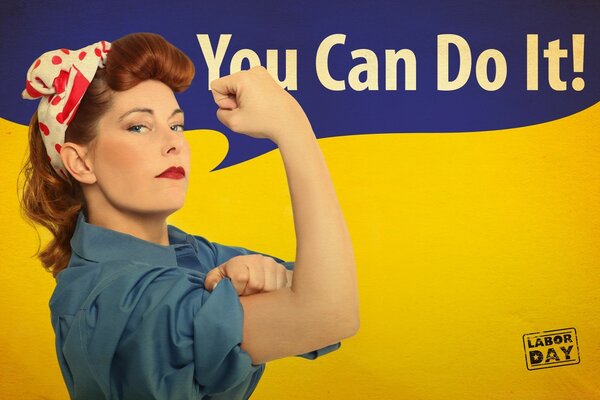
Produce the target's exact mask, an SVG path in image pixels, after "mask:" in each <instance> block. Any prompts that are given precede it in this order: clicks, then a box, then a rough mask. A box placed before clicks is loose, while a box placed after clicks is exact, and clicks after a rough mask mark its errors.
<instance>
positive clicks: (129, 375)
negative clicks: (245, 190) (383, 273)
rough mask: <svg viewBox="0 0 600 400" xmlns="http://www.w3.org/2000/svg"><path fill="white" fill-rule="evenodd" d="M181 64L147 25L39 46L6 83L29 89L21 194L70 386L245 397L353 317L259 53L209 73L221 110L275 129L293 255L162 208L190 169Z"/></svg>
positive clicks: (344, 253) (174, 200)
mask: <svg viewBox="0 0 600 400" xmlns="http://www.w3.org/2000/svg"><path fill="white" fill-rule="evenodd" d="M193 76H194V67H193V64H192V62H191V61H190V60H189V58H188V57H187V56H186V55H184V54H183V53H182V52H181V51H180V50H178V49H177V48H175V47H174V46H172V45H171V44H170V43H168V42H166V41H165V40H164V38H162V36H160V35H157V34H151V33H136V34H130V35H127V36H124V37H122V38H120V39H118V40H116V41H114V42H112V43H108V42H106V41H100V42H97V43H94V44H92V45H89V46H87V47H85V48H83V49H79V50H68V49H60V50H54V51H51V52H47V53H44V54H43V55H42V56H41V57H39V58H38V59H37V60H36V61H35V62H34V63H33V64H32V66H31V68H30V69H29V72H28V74H27V82H26V87H25V90H24V92H23V97H24V98H28V99H35V98H41V100H40V105H39V107H38V111H37V112H36V114H35V115H34V116H33V118H32V120H31V124H30V138H29V142H30V158H29V160H28V163H27V164H26V166H25V176H26V181H25V186H24V191H23V201H22V207H23V210H24V212H25V215H26V216H27V217H28V218H29V219H31V220H33V221H35V222H37V223H40V224H42V225H44V226H45V227H47V228H48V229H49V230H50V231H51V232H52V234H53V236H54V238H53V240H52V241H51V242H50V243H49V245H48V246H47V248H46V249H44V251H42V252H41V253H40V255H39V257H40V260H41V262H42V264H43V266H44V267H45V268H46V269H47V270H49V271H50V272H52V273H53V275H54V276H55V277H56V280H57V285H56V289H55V291H54V293H53V295H52V298H51V301H50V308H51V314H52V324H53V328H54V330H55V333H56V350H57V355H58V359H59V364H60V367H61V371H62V373H63V377H64V379H65V383H66V385H67V388H68V390H69V393H70V395H71V397H72V398H81V399H102V398H114V399H117V398H119V399H120V398H124V399H137V398H140V399H150V398H160V399H192V398H194V399H199V398H213V399H216V398H223V399H241V398H243V399H246V398H248V397H249V396H250V394H251V393H252V391H253V390H254V388H255V387H256V385H257V383H258V380H259V379H260V377H261V375H262V373H263V371H264V363H266V362H267V361H270V360H275V359H278V358H282V357H287V356H294V355H299V356H302V357H305V358H309V359H314V358H315V357H317V356H319V355H322V354H326V353H328V352H330V351H333V350H335V349H337V348H338V347H339V346H340V343H339V340H341V339H343V338H347V337H350V336H352V335H354V334H355V333H356V331H357V329H358V326H359V317H358V293H357V283H356V271H355V262H354V255H353V250H352V245H351V240H350V236H349V233H348V229H347V227H346V223H345V221H344V217H343V214H342V212H341V209H340V206H339V204H338V202H337V199H336V195H335V191H334V187H333V184H332V182H331V178H330V176H329V172H328V170H327V167H326V163H325V160H324V158H323V155H322V153H321V152H320V149H319V146H318V143H317V140H316V137H315V135H314V133H313V131H312V128H311V125H310V123H309V121H308V119H307V117H306V115H305V114H304V112H303V110H302V108H301V107H300V105H299V104H298V103H297V102H296V101H295V100H294V99H293V97H292V96H290V95H289V94H288V93H287V92H286V91H285V90H283V89H282V88H281V87H280V86H279V85H278V84H277V83H276V82H275V81H274V80H273V79H272V78H271V76H270V75H269V73H268V72H267V71H266V70H265V69H264V68H263V67H255V68H252V69H250V70H247V71H240V72H238V73H236V74H233V75H229V76H225V77H223V78H220V79H216V80H214V81H212V82H211V89H212V92H213V96H214V100H215V102H216V104H217V105H218V106H219V108H218V110H217V118H218V119H219V120H220V121H221V122H222V123H223V124H225V125H226V126H228V127H229V128H230V129H232V130H233V131H235V132H239V133H242V134H246V135H249V136H252V137H255V138H268V139H271V140H272V141H274V142H275V143H276V144H277V145H278V146H279V149H280V152H281V155H282V157H283V161H284V165H285V169H286V173H287V178H288V185H289V190H290V194H291V199H292V206H293V214H294V223H295V231H296V239H297V252H296V261H295V263H291V262H287V263H286V262H284V261H283V260H281V259H278V258H276V257H270V256H268V255H266V254H263V253H259V252H255V251H250V250H248V249H244V248H242V247H234V246H225V245H222V244H218V243H215V242H210V241H209V240H207V239H205V238H203V237H202V236H194V235H189V234H187V233H185V232H184V231H182V230H180V229H178V228H176V227H174V226H172V225H168V224H167V222H166V220H167V217H168V216H169V215H171V214H172V213H173V212H175V211H177V210H178V209H179V208H181V207H182V206H183V203H184V199H185V195H186V192H187V183H188V179H189V174H190V148H189V145H188V143H187V141H186V140H185V138H184V136H183V125H184V113H183V111H182V110H181V109H180V108H179V106H178V104H177V100H176V98H175V95H174V93H177V92H181V91H183V90H185V89H186V88H187V87H188V86H189V85H190V83H191V81H192V78H193ZM292 266H293V267H294V272H293V279H291V283H290V282H289V280H290V279H287V278H286V272H288V273H289V272H291V271H288V270H287V269H286V268H288V269H291V268H292ZM290 277H291V276H290ZM315 349H316V350H315Z"/></svg>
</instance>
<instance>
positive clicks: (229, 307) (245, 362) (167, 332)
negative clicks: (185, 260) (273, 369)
mask: <svg viewBox="0 0 600 400" xmlns="http://www.w3.org/2000/svg"><path fill="white" fill-rule="evenodd" d="M203 280H204V277H203V276H201V275H199V274H196V273H188V272H182V271H181V270H175V269H171V270H169V271H167V272H165V273H163V274H161V275H160V276H154V277H153V278H152V279H151V281H150V282H142V281H140V282H137V283H136V285H134V286H133V287H132V288H131V290H130V293H129V294H128V295H127V296H126V297H129V298H134V297H135V298H136V299H137V300H136V304H135V307H132V311H131V315H130V316H129V320H128V323H127V326H126V328H125V329H124V332H123V333H122V335H121V337H120V341H119V344H118V349H117V352H116V357H115V359H114V362H113V363H112V371H111V374H110V375H111V377H112V378H113V381H112V382H111V383H112V384H111V387H112V389H111V390H112V391H113V394H114V395H115V396H114V397H115V398H165V399H166V398H169V399H189V398H196V397H198V395H199V394H202V395H211V396H213V395H217V394H221V393H223V392H226V391H229V390H231V391H232V393H234V392H235V393H237V392H238V391H240V390H241V391H244V390H245V388H246V387H247V386H248V383H249V381H250V379H251V375H252V374H253V373H254V372H256V371H258V370H259V369H261V368H262V365H253V364H252V359H251V358H250V355H249V354H248V353H247V352H245V351H244V350H243V349H242V348H241V342H242V329H243V309H242V306H241V303H240V301H239V297H238V295H237V293H236V291H235V289H234V287H233V285H232V283H231V281H230V280H229V278H225V279H223V280H222V281H221V282H220V283H219V285H217V287H216V288H215V289H214V290H213V291H212V292H208V291H207V290H205V288H204V284H203ZM134 292H140V293H137V294H136V293H134ZM106 295H110V294H109V293H106ZM98 305H99V307H102V306H103V304H101V303H100V304H98ZM120 308H121V309H123V306H122V305H121V307H120ZM125 308H127V307H125ZM107 334H109V335H115V334H117V332H113V333H110V332H107ZM120 376H127V377H128V379H127V381H123V380H120V379H119V377H120ZM114 391H117V393H114Z"/></svg>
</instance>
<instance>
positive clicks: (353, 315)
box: [337, 310, 360, 340]
mask: <svg viewBox="0 0 600 400" xmlns="http://www.w3.org/2000/svg"><path fill="white" fill-rule="evenodd" d="M337 321H339V323H338V324H337V326H338V328H339V329H338V335H339V340H342V339H347V338H350V337H352V336H354V335H356V334H357V333H358V330H359V329H360V317H359V313H358V310H355V311H352V312H348V311H346V312H344V313H340V314H338V318H337Z"/></svg>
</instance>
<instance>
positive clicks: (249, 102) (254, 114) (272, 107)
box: [210, 66, 310, 141]
mask: <svg viewBox="0 0 600 400" xmlns="http://www.w3.org/2000/svg"><path fill="white" fill-rule="evenodd" d="M210 88H211V90H212V94H213V97H214V100H215V103H217V105H218V106H219V109H218V110H217V119H218V120H219V121H221V122H222V123H223V124H224V125H225V126H227V127H228V128H229V129H231V130H232V131H234V132H238V133H243V134H246V135H248V136H251V137H254V138H267V139H271V140H273V141H276V139H277V136H278V135H281V134H282V133H281V132H282V130H284V129H286V128H289V127H297V126H302V127H304V126H307V125H308V126H310V122H309V121H308V118H307V116H306V114H305V113H304V110H303V109H302V107H301V106H300V104H299V103H298V102H297V101H296V99H294V97H292V95H290V94H289V93H288V92H286V91H285V89H283V88H282V87H281V86H279V84H278V83H277V82H276V81H275V80H274V79H273V77H272V76H271V75H270V74H269V72H268V71H267V70H266V69H265V68H264V67H263V66H256V67H252V68H250V69H248V70H242V71H239V72H236V73H234V74H231V75H227V76H224V77H222V78H218V79H215V80H213V81H211V82H210Z"/></svg>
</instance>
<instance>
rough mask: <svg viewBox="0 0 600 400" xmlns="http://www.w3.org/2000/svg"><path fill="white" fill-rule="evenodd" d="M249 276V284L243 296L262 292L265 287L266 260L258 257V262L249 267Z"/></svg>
mask: <svg viewBox="0 0 600 400" xmlns="http://www.w3.org/2000/svg"><path fill="white" fill-rule="evenodd" d="M248 271H249V276H250V278H249V279H248V285H246V290H245V291H244V294H243V295H242V296H248V295H250V294H254V293H260V292H262V291H263V290H264V287H265V267H264V261H262V259H260V258H259V259H258V262H257V263H255V264H253V267H252V268H248Z"/></svg>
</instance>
